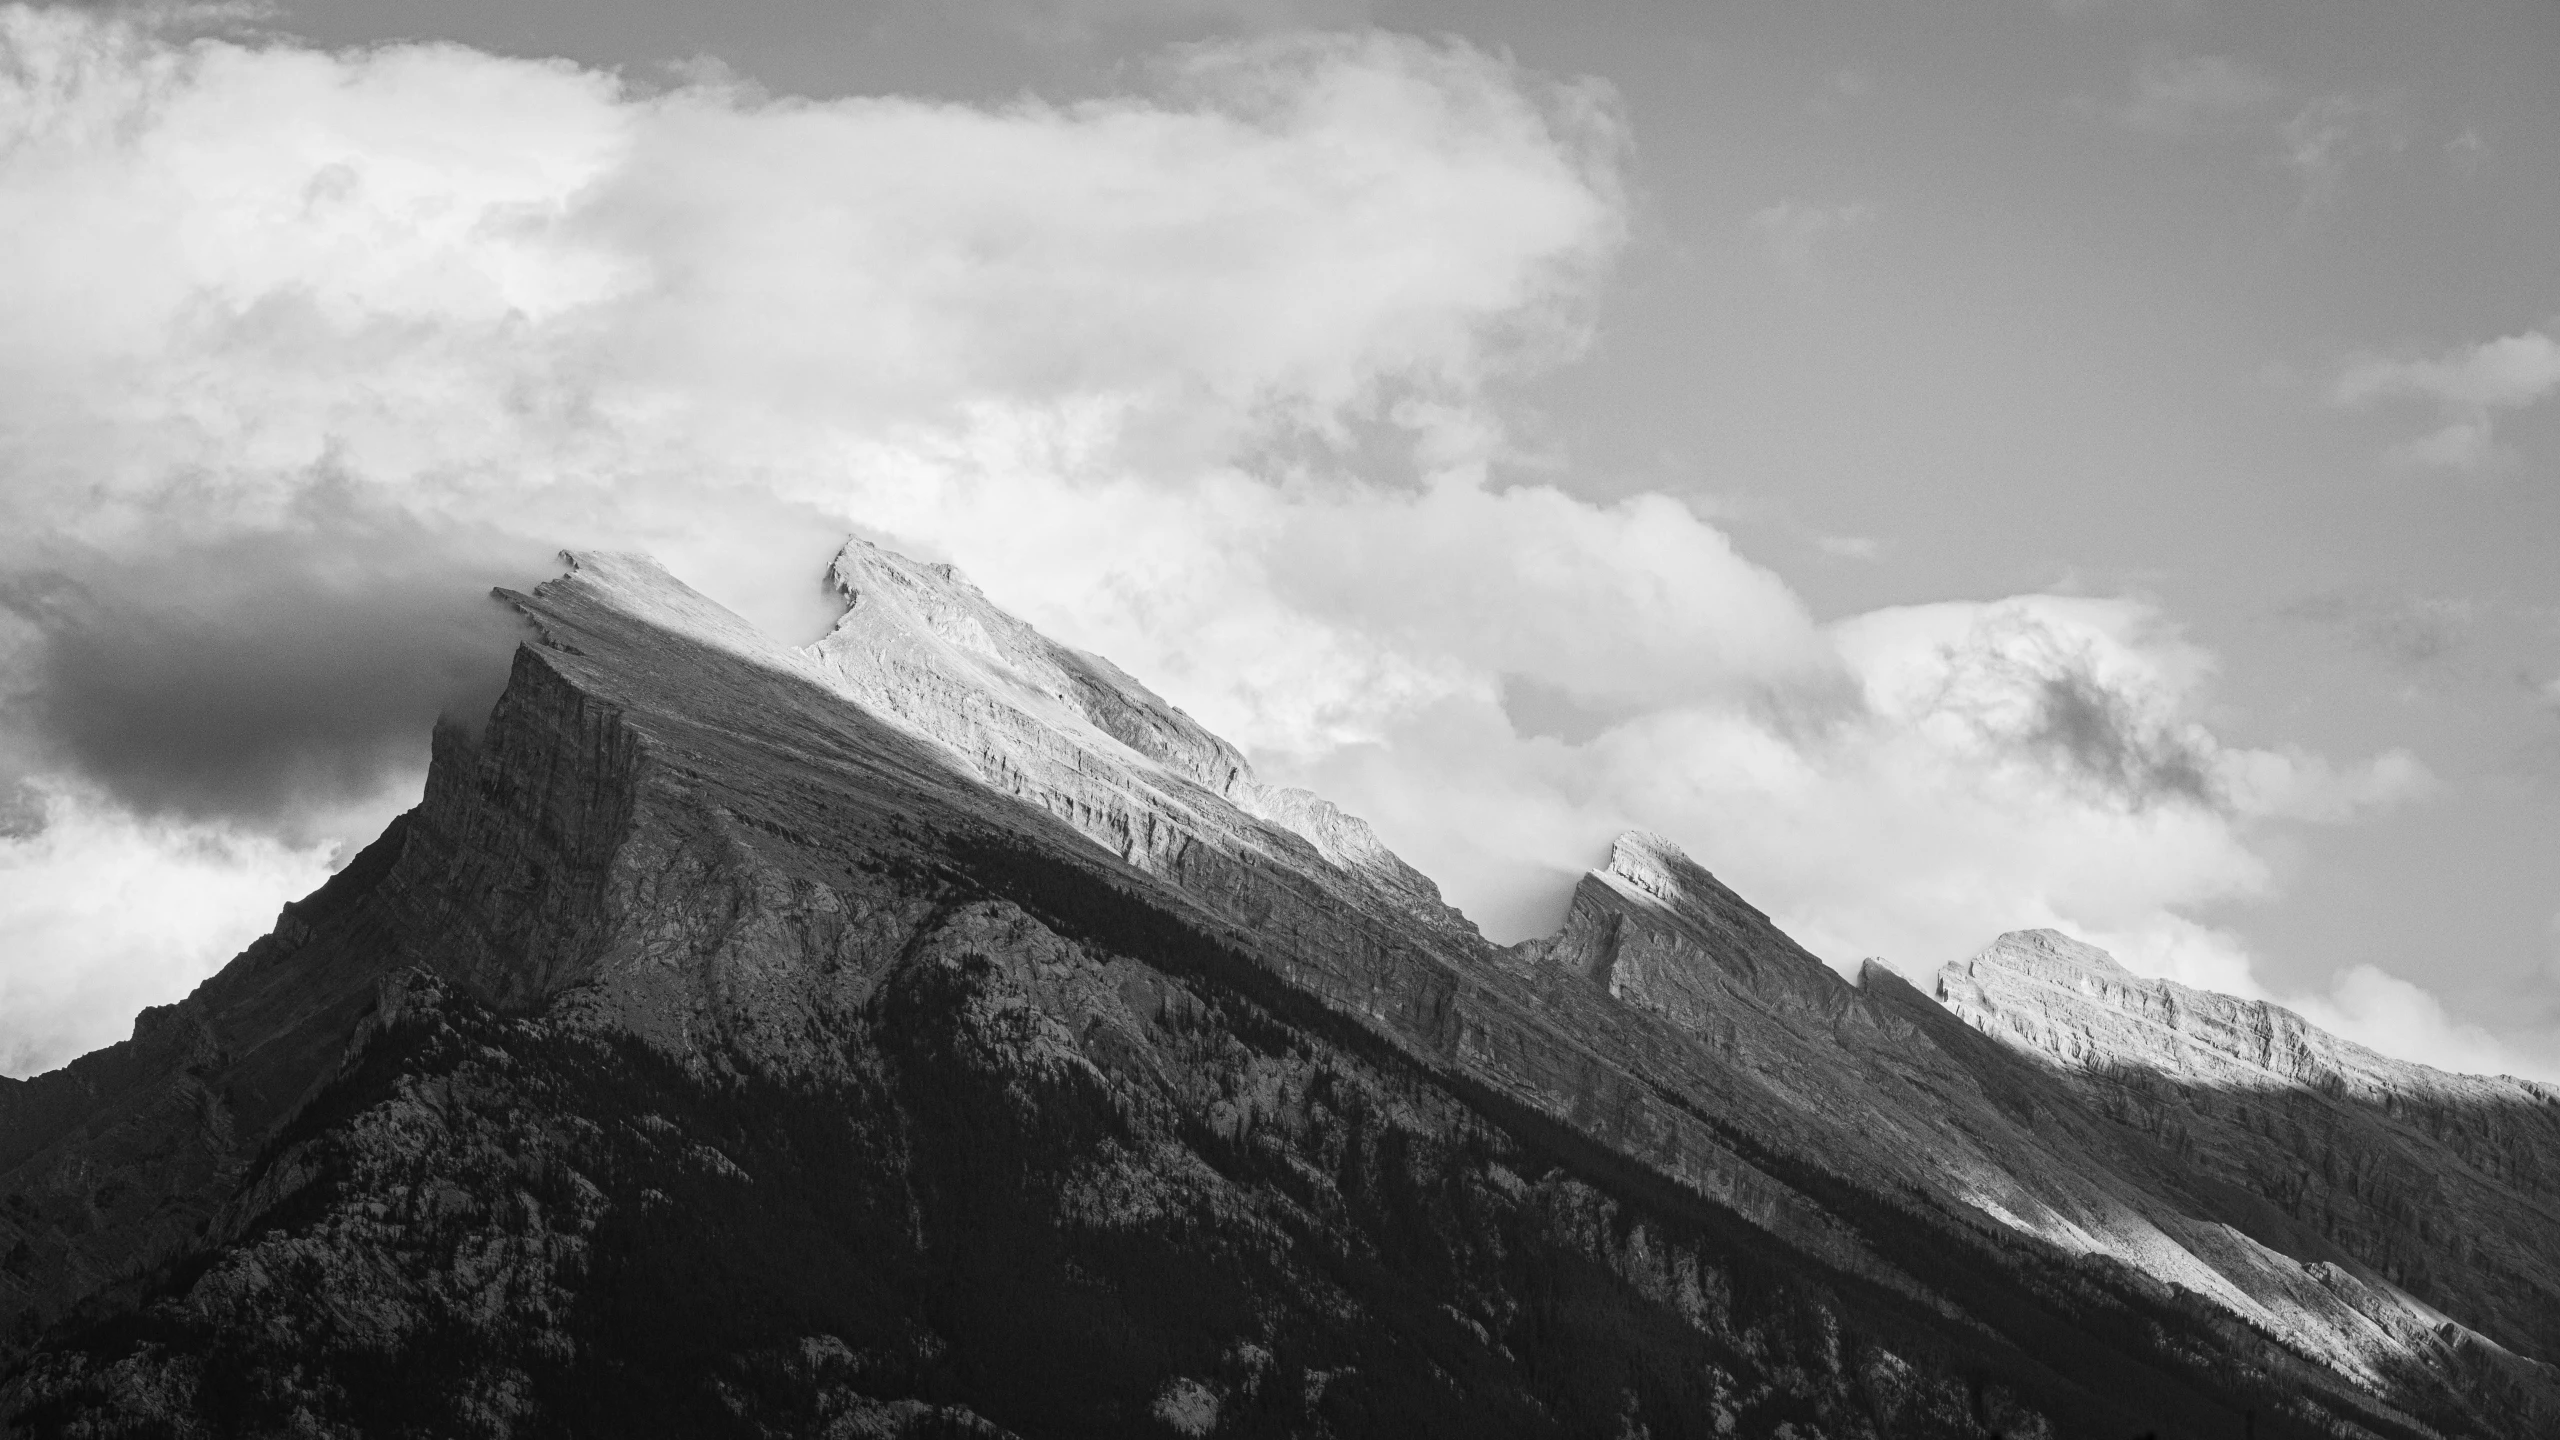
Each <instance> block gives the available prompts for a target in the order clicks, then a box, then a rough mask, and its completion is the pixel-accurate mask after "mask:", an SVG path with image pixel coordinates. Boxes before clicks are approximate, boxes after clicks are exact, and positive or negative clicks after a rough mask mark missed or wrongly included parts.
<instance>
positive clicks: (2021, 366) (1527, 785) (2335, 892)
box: [0, 0, 2560, 1078]
mask: <svg viewBox="0 0 2560 1440" xmlns="http://www.w3.org/2000/svg"><path fill="white" fill-rule="evenodd" d="M2554 74H2560V10H2555V9H2554V8H2553V7H2552V6H2550V5H2549V4H2548V3H2543V0H2524V3H2515V4H2490V3H2469V0H2463V3H2449V4H2444V5H2436V6H2428V7H2424V9H2423V11H2421V10H2419V9H2416V8H2413V7H2408V6H2405V5H2389V4H2379V3H2373V4H2365V3H2344V4H2341V3H2325V4H2320V5H2318V6H2317V7H2316V8H2315V7H2314V6H2313V5H2312V3H2311V0H2274V3H2266V4H2259V5H2251V6H2232V5H2211V4H2205V3H2196V0H2069V3H2058V4H2038V3H2033V0H1979V3H1974V0H1946V3H1936V4H1918V5H1915V4H1910V3H1900V0H1897V3H1885V0H1874V3H1836V4H1833V3H1789V4H1766V5H1749V4H1735V5H1727V6H1718V7H1693V6H1676V5H1629V4H1606V3H1598V4H1591V5H1584V6H1574V7H1564V6H1533V5H1526V4H1517V3H1499V0H1497V3H1470V4H1466V5H1454V4H1436V3H1390V0H1377V3H1361V0H1308V3H1296V0H1066V3H1045V0H958V3H940V4H931V5H928V4H923V3H912V4H909V3H899V0H889V3H880V4H860V3H835V4H820V3H815V0H807V3H803V0H790V3H730V4H723V5H717V6H714V5H708V4H695V3H689V0H687V3H678V0H633V3H625V4H618V5H614V6H610V7H607V6H596V5H566V4H562V5H530V6H529V5H523V4H498V3H494V0H490V3H482V0H403V3H401V4H398V5H396V6H395V5H389V4H378V3H363V0H298V3H283V4H277V5H271V6H256V5H222V6H212V7H201V6H200V7H167V6H156V7H83V8H50V7H39V8H24V7H17V8H7V9H0V1073H7V1074H27V1073H32V1072H34V1071H38V1070H42V1069H46V1068H50V1067H51V1066H54V1065H58V1064H60V1063H62V1062H63V1061H64V1060H67V1059H68V1058H70V1057H71V1056H73V1055H76V1054H78V1053H81V1052H83V1051H85V1050H87V1049H90V1048H93V1047H95V1046H97V1045H100V1044H104V1043H108V1042H110V1041H113V1040H116V1039H119V1038H122V1036H123V1035H124V1034H125V1033H127V1031H128V1030H129V1028H130V1025H131V1022H132V1016H133V1014H134V1011H135V1010H136V1009H137V1008H138V1007H140V1006H142V1005H145V1004H156V1003H164V1002H166V1001H168V1000H171V999H174V998H176V997H178V996H179V995H181V994H183V993H185V991H186V990H187V989H188V988H190V987H191V986H192V985H193V984H194V983H195V982H196V981H197V980H199V979H201V978H202V977H203V976H204V975H206V974H209V973H211V971H212V970H213V969H215V968H217V967H218V966H219V965H220V964H221V963H222V962H223V961H225V960H226V959H228V958H229V956H230V955H231V954H233V953H235V952H236V951H237V949H238V948H239V947H240V946H242V945H243V944H245V943H246V942H247V941H248V940H249V939H251V938H254V937H255V936H256V935H258V934H260V933H263V931H264V930H265V929H266V928H267V926H268V925H269V924H270V923H272V919H273V916H274V913H275V909H276V907H277V905H279V904H280V903H281V902H282V901H284V900H286V899H289V898H293V897H295V896H297V895H299V894H301V893H304V892H306V891H308V890H309V889H310V888H312V887H313V886H315V885H316V884H317V883H318V882H319V880H320V879H322V878H323V877H325V875H326V874H327V873H328V872H329V870H330V869H331V867H333V866H334V865H336V864H339V863H343V861H344V859H345V858H346V857H347V856H348V855H350V854H351V853H352V851H353V849H354V848H355V847H356V846H358V845H360V844H361V843H362V842H363V841H364V840H365V839H367V838H369V837H370V836H371V835H372V834H373V833H374V832H375V831H377V830H378V829H379V828H380V826H381V824H382V823H383V822H384V821H385V820H386V819H387V818H388V817H389V816H391V815H392V814H395V813H397V812H398V811H399V810H400V809H402V808H404V807H405V806H407V805H408V804H410V803H414V801H415V798H416V796H417V793H418V788H419V786H420V784H421V783H422V781H423V773H424V764H425V758H426V749H427V744H426V741H427V734H428V729H429V727H430V725H431V724H432V722H433V721H434V719H435V717H436V716H437V715H438V714H440V713H444V714H456V715H463V716H469V715H471V714H474V713H478V712H482V711H485V709H486V707H487V705H488V703H489V702H490V700H491V698H492V697H493V696H494V694H495V693H496V689H497V687H498V685H500V684H501V683H502V682H503V677H504V666H505V660H506V656H507V654H508V652H509V650H510V649H511V647H512V646H513V644H514V643H516V640H517V638H518V632H517V631H516V630H515V629H514V628H513V622H512V621H511V620H510V619H509V618H508V617H507V615H506V614H505V613H504V612H503V610H502V609H501V608H500V607H498V606H496V605H495V604H494V602H491V601H489V600H488V599H487V598H486V595H487V591H488V588H489V587H490V586H491V585H493V584H504V585H511V586H516V587H524V586H529V585H531V584H532V583H535V582H537V581H539V580H541V579H543V578H546V577H547V576H548V575H550V574H552V573H556V571H557V568H558V565H557V561H556V560H555V559H554V558H553V556H554V555H555V552H557V551H558V550H559V549H561V548H563V547H578V546H591V547H607V548H637V549H646V550H649V551H652V552H654V553H656V554H657V555H658V556H659V557H660V558H661V559H662V560H664V561H666V562H667V563H668V564H669V565H670V566H671V568H673V569H675V570H676V572H677V573H678V574H680V575H682V576H684V577H685V578H687V579H689V580H690V581H692V582H693V583H694V584H696V585H697V586H698V587H699V588H701V589H703V590H705V591H706V592H707V593H710V594H711V595H713V596H714V597H715V598H718V599H720V600H722V601H723V602H725V603H728V604H730V605H731V606H732V607H733V608H736V609H738V610H739V611H740V612H741V613H743V614H746V615H748V616H749V617H750V618H751V619H754V620H756V621H757V622H758V623H759V624H762V625H764V626H766V627H767V628H768V629H770V630H772V631H774V632H775V633H777V634H779V635H782V636H783V637H784V638H787V639H792V640H803V639H807V638H812V637H814V636H815V635H816V634H817V633H818V632H819V631H820V630H822V629H823V627H824V626H825V624H826V622H827V621H828V620H829V619H830V618H831V617H830V616H829V615H828V614H827V613H826V610H825V608H824V592H823V590H822V588H821V586H820V584H819V576H820V574H821V572H822V570H823V567H824V563H825V560H826V558H827V557H828V555H829V554H830V553H831V552H832V551H833V549H834V548H835V547H836V546H837V545H838V544H840V543H841V541H842V540H843V539H844V538H845V536H846V535H848V534H861V535H863V536H865V537H867V538H871V539H874V540H877V541H879V542H881V543H884V544H888V545H891V546H893V547H895V548H898V549H901V550H905V551H907V552H909V553H912V554H918V555H922V556H929V557H931V558H936V559H948V560H951V561H953V562H955V563H958V564H959V565H961V566H962V567H963V568H964V569H965V570H967V571H968V572H969V573H970V574H971V575H972V576H973V577H974V578H976V579H977V581H978V582H979V583H980V584H981V585H982V586H983V587H984V588H986V589H987V591H988V592H989V593H990V595H992V596H993V597H994V598H995V599H997V600H998V601H999V602H1000V603H1003V604H1005V605H1007V606H1008V607H1010V608H1012V609H1014V610H1016V611H1017V612H1018V613H1021V614H1023V615H1024V616H1025V617H1027V618H1029V619H1030V620H1032V621H1033V622H1034V623H1036V624H1038V625H1040V626H1041V627H1042V628H1044V629H1046V630H1048V631H1049V632H1050V633H1052V634H1055V635H1057V636H1059V637H1061V638H1063V639H1065V640H1068V641H1069V642H1071V643H1074V644H1077V645H1081V646H1084V647H1086V648H1089V649H1092V650H1095V651H1098V652H1100V653H1103V654H1106V655H1108V656H1110V657H1112V658H1113V659H1114V660H1115V661H1117V662H1119V663H1120V664H1121V665H1122V666H1124V667H1125V668H1127V669H1128V670H1130V671H1131V672H1132V673H1134V674H1136V675H1138V676H1139V677H1141V678H1142V679H1144V680H1145V681H1146V682H1147V683H1148V684H1150V685H1152V686H1153V687H1155V688H1156V689H1158V690H1159V691H1161V692H1162V693H1163V694H1165V695H1166V696H1167V697H1168V698H1170V699H1172V700H1174V701H1175V702H1176V703H1178V704H1181V705H1183V706H1184V707H1185V708H1187V709H1189V710H1190V711H1191V712H1192V713H1193V714H1195V715H1197V716H1199V717H1200V718H1201V719H1202V720H1203V721H1204V722H1206V723H1208V724H1209V725H1210V726H1211V727H1212V728H1213V729H1216V730H1218V731H1219V732H1220V733H1222V734H1225V735H1227V736H1229V737H1230V738H1232V739H1234V740H1235V741H1237V742H1238V743H1239V744H1241V745H1243V746H1244V747H1245V748H1246V750H1247V752H1248V753H1249V754H1250V755H1251V756H1252V757H1253V759H1254V761H1255V763H1256V764H1257V766H1258V767H1259V768H1261V769H1262V770H1263V771H1264V772H1265V774H1266V775H1267V776H1270V777H1273V778H1277V779H1280V780H1283V781H1289V782H1294V783H1302V784H1306V785H1309V786H1311V787H1313V788H1315V789H1317V790H1319V791H1321V792H1323V793H1325V794H1326V795H1328V796H1329V797H1331V798H1333V799H1335V800H1337V801H1339V802H1340V803H1342V804H1343V805H1344V806H1345V807H1346V808H1348V809H1351V810H1353V811H1354V812H1356V813H1360V814H1363V815H1365V816H1366V817H1367V818H1369V819H1370V820H1371V821H1372V822H1373V823H1374V824H1375V825H1376V826H1377V828H1378V829H1379V830H1380V832H1381V833H1382V835H1384V837H1385V838H1386V839H1387V840H1388V842H1389V843H1390V844H1392V845H1394V846H1395V847H1396V848H1397V849H1398V850H1399V851H1400V852H1401V853H1403V854H1404V855H1405V856H1406V857H1407V858H1408V859H1410V860H1412V861H1413V862H1415V863H1416V864H1417V865H1419V866H1420V867H1421V868H1422V869H1423V870H1425V871H1426V872H1427V873H1430V874H1432V875H1433V876H1434V877H1435V878H1437V879H1438V880H1439V881H1440V882H1441V884H1442V885H1443V887H1444V889H1445V890H1446V891H1447V892H1448V893H1449V895H1450V897H1451V898H1452V899H1453V900H1454V901H1455V902H1456V903H1457V904H1459V905H1460V906H1461V907H1462V908H1464V909H1465V910H1466V911H1467V912H1468V913H1469V914H1470V915H1472V916H1474V917H1476V918H1477V920H1478V921H1479V923H1481V924H1482V925H1483V926H1484V928H1485V929H1486V930H1487V931H1488V933H1491V934H1493V935H1494V936H1495V937H1496V938H1499V939H1504V940H1509V939H1517V938H1522V937H1524V936H1527V935H1531V934H1536V933H1541V932H1543V931H1545V930H1546V929H1548V928H1550V927H1552V925H1553V924H1554V923H1555V922H1556V920H1557V919H1558V918H1559V917H1560V915H1561V911H1562V906H1563V903H1564V900H1565V897H1566V895H1567V893H1568V891H1569V889H1570V887H1571V885H1572V882H1573V880H1574V878H1575V877H1576V876H1577V875H1578V874H1579V873H1580V872H1581V871H1582V870H1583V869H1585V868H1587V867H1588V866H1590V865H1592V864H1594V863H1597V862H1598V861H1599V860H1600V859H1602V858H1603V857H1604V856H1605V854H1606V847H1607V842H1608V840H1609V839H1610V837H1612V836H1613V835H1614V834H1616V833H1617V832H1618V831H1619V830H1621V829H1623V828H1626V827H1629V826H1643V827H1646V828H1650V829H1653V830H1657V831H1660V832H1661V833H1663V834H1666V835H1668V836H1670V837H1672V838H1673V839H1674V840H1676V841H1678V842H1679V843H1680V844H1681V845H1682V846H1684V847H1685V848H1686V849H1688V850H1689V851H1690V853H1691V854H1692V855H1694V856H1695V857H1697V858H1698V859H1699V860H1700V861H1701V862H1702V863H1704V864H1706V865H1707V866H1708V867H1709V868H1711V869H1713V870H1714V871H1716V872H1717V873H1718V874H1719V875H1720V876H1721V877H1723V878H1724V879H1725V880H1727V881H1728V882H1729V883H1731V884H1733V885H1734V886H1735V887H1736V888H1737V889H1739V890H1740V891H1741V892H1742V893H1743V894H1744V895H1746V896H1747V897H1749V898H1751V899H1752V900H1753V901H1754V902H1755V903H1757V904H1759V905H1761V906H1762V907H1763V908H1765V909H1767V910H1768V911H1769V912H1770V913H1771V914H1772V915H1773V916H1774V917H1775V918H1777V919H1778V920H1779V921H1780V923H1782V924H1784V925H1785V926H1787V927H1788V928H1789V930H1790V931H1791V933H1794V934H1795V935H1797V936H1798V938H1800V939H1802V940H1803V941H1805V943H1806V944H1807V945H1808V946H1809V947H1811V948H1812V949H1813V950H1814V951H1815V952H1816V953H1817V954H1819V955H1821V956H1823V957H1824V958H1825V959H1826V960H1828V961H1830V962H1831V963H1833V964H1835V965H1838V966H1840V967H1842V968H1843V969H1844V970H1854V968H1855V966H1856V964H1857V962H1858V961H1859V960H1860V959H1861V958H1863V957H1866V956H1876V957H1879V958H1882V959H1883V960H1885V961H1886V962H1887V963H1888V964H1891V965H1893V966H1895V967H1896V968H1898V969H1900V970H1902V971H1904V972H1905V973H1907V974H1910V975H1913V976H1914V977H1918V978H1921V979H1923V981H1924V983H1925V979H1926V977H1927V976H1928V975H1930V974H1931V973H1933V972H1934V971H1935V969H1936V968H1937V967H1938V966H1939V965H1941V964H1944V963H1946V962H1949V961H1952V960H1958V959H1961V958H1963V957H1964V956H1966V955H1968V954H1970V953H1971V952H1973V951H1974V950H1976V949H1979V948H1980V947H1981V946H1982V945H1984V944H1985V943H1987V942H1988V941H1989V940H1990V939H1991V938H1992V937H1993V936H1995V935H1996V934H1998V933H2000V932H2001V931H2003V930H2008V929H2014V928H2024V927H2028V926H2038V925H2051V926H2055V927H2057V928H2061V929H2064V930H2066V931H2069V932H2071V933H2073V934H2076V935H2080V936H2082V937H2084V938H2086V939H2089V940H2091V941H2093V942H2095V943H2098V944H2101V945H2104V946H2106V947H2108V948H2109V949H2111V950H2112V951H2114V952H2115V953H2116V954H2117V955H2118V956H2119V957H2120V958H2122V959H2123V960H2124V961H2125V962H2126V963H2127V964H2129V965H2131V966H2132V967H2133V968H2135V969H2137V970H2139V971H2142V972H2143V973H2146V974H2152V975H2160V976H2166V977H2169V978H2173V979H2177V980H2180V981H2183V982H2186V983H2190V984H2196V985H2201V986H2206V987H2209V988H2213V989H2219V990H2225V991H2230V992H2233V993H2238V994H2244V995H2250V996H2257V997H2263V998H2268V999H2272V1000H2275V1001H2278V1002H2280V1003H2283V1004H2287V1005H2290V1006H2292V1007H2294V1008H2295V1009H2297V1010H2300V1011H2301V1012H2302V1013H2304V1014H2305V1015H2306V1016H2308V1017H2310V1018H2311V1019H2313V1020H2314V1021H2315V1022H2317V1023H2320V1024H2323V1025H2325V1026H2328V1027H2330V1028H2332V1029H2335V1030H2337V1031H2339V1032H2340V1033H2342V1034H2346V1035H2348V1036H2350V1037H2351V1038H2355V1039H2358V1040H2361V1041H2363V1042H2365V1043H2367V1044H2371V1045H2374V1046H2376V1047H2377V1048H2380V1049H2383V1050H2385V1051H2387V1052H2390V1053H2393V1054H2398V1055H2403V1056H2406V1057H2409V1058H2413V1059H2418V1060H2423V1061H2426V1062H2428V1063H2433V1064H2439V1065H2444V1066H2447V1067H2449V1068H2456V1069H2463V1070H2474V1071H2503V1072H2508V1073H2515V1074H2522V1075H2532V1076H2538V1077H2543V1078H2560V884H2555V883H2554V882H2555V880H2560V566H2554V565H2553V564H2551V562H2550V558H2549V557H2550V554H2551V551H2552V550H2553V548H2554V542H2555V540H2560V266H2556V265H2555V264H2554V263H2553V261H2552V258H2551V256H2552V249H2551V245H2550V243H2549V239H2548V237H2549V236H2551V235H2554V234H2560V87H2555V86H2553V85H2552V84H2551V83H2550V77H2551V76H2553V75H2554Z"/></svg>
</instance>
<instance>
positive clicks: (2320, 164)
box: [2283, 94, 2409, 205]
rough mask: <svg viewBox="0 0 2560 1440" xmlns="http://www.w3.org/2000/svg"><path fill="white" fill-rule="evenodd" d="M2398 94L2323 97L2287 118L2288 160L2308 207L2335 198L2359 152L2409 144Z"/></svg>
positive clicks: (2313, 100)
mask: <svg viewBox="0 0 2560 1440" xmlns="http://www.w3.org/2000/svg"><path fill="white" fill-rule="evenodd" d="M2401 111H2402V107H2401V103H2400V101H2399V100H2398V98H2397V97H2395V96H2381V97H2372V96H2358V95H2347V94H2335V95H2319V96H2314V97H2313V98H2312V99H2310V100H2308V101H2306V102H2304V104H2303V105H2302V107H2301V108H2300V109H2298V110H2296V111H2295V112H2294V113H2293V115H2292V117H2291V118H2289V119H2287V120H2286V121H2285V122H2284V130H2283V142H2284V145H2283V158H2284V163H2285V165H2286V166H2287V167H2288V168H2289V169H2291V170H2292V171H2293V174H2294V178H2295V179H2296V180H2297V181H2298V182H2299V183H2300V184H2301V186H2302V200H2303V203H2304V204H2305V205H2321V204H2326V203H2328V202H2329V201H2330V200H2332V199H2334V198H2335V197H2336V195H2337V192H2338V187H2339V185H2340V184H2341V183H2342V182H2343V181H2344V179H2345V176H2346V169H2347V164H2348V162H2349V161H2351V160H2353V159H2354V158H2355V157H2357V156H2359V155H2369V154H2377V153H2384V152H2394V151H2399V150H2403V149H2406V148H2407V147H2408V143H2409V133H2408V131H2409V127H2408V122H2407V120H2406V119H2405V118H2404V116H2403V115H2402V113H2401Z"/></svg>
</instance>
